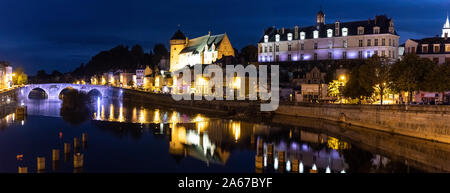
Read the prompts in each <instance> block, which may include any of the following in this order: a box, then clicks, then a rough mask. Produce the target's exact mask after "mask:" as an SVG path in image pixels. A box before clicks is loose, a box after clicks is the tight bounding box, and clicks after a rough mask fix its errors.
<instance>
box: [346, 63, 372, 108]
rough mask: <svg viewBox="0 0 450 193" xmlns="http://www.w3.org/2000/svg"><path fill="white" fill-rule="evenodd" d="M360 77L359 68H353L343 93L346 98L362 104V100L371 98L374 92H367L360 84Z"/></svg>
mask: <svg viewBox="0 0 450 193" xmlns="http://www.w3.org/2000/svg"><path fill="white" fill-rule="evenodd" d="M360 76H361V75H360V73H359V66H355V67H353V69H352V71H351V72H350V76H349V80H348V81H347V83H346V84H345V86H344V92H343V94H344V96H345V97H348V98H351V99H357V100H358V103H361V100H362V99H363V98H364V97H369V96H371V94H372V92H370V91H368V90H366V88H367V87H365V86H362V85H361V84H360V83H361V81H359V80H360Z"/></svg>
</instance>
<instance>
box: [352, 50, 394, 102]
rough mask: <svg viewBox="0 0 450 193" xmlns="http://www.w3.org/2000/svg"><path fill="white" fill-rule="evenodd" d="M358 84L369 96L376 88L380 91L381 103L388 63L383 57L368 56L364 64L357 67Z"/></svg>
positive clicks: (387, 77)
mask: <svg viewBox="0 0 450 193" xmlns="http://www.w3.org/2000/svg"><path fill="white" fill-rule="evenodd" d="M358 80H359V85H360V86H361V87H363V88H364V90H365V91H366V92H367V93H365V94H367V95H369V96H371V95H373V94H374V93H375V89H377V90H378V91H379V93H380V104H383V98H384V94H385V93H386V89H387V84H386V82H387V81H388V80H389V64H388V62H387V60H386V58H384V57H378V56H377V55H375V56H373V57H371V58H368V59H367V60H366V61H364V64H363V65H361V66H360V67H359V79H358Z"/></svg>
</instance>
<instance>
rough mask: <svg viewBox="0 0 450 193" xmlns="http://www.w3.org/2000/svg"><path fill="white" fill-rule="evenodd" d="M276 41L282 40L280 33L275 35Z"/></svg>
mask: <svg viewBox="0 0 450 193" xmlns="http://www.w3.org/2000/svg"><path fill="white" fill-rule="evenodd" d="M275 41H277V42H279V41H280V34H277V35H275Z"/></svg>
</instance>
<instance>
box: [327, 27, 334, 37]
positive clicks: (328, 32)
mask: <svg viewBox="0 0 450 193" xmlns="http://www.w3.org/2000/svg"><path fill="white" fill-rule="evenodd" d="M327 37H329V38H331V37H333V30H332V29H328V30H327Z"/></svg>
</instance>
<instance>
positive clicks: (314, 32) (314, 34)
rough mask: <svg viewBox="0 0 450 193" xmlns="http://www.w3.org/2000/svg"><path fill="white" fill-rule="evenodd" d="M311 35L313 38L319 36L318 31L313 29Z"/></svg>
mask: <svg viewBox="0 0 450 193" xmlns="http://www.w3.org/2000/svg"><path fill="white" fill-rule="evenodd" d="M313 36H314V39H317V38H319V31H317V30H314V31H313Z"/></svg>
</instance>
